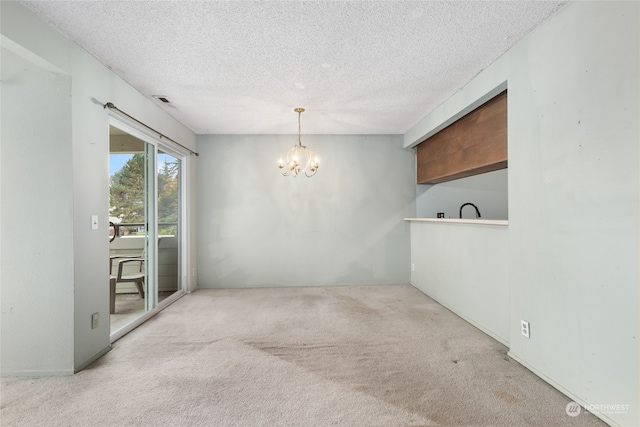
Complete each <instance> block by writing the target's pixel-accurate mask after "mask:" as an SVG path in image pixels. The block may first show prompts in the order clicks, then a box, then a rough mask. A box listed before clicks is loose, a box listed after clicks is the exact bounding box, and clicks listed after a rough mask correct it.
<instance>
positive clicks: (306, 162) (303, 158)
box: [278, 107, 320, 178]
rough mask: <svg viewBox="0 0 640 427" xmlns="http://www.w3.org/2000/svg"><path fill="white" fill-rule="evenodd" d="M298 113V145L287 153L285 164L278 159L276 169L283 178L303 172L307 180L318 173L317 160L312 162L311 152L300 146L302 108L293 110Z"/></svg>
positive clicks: (304, 146)
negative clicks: (278, 169)
mask: <svg viewBox="0 0 640 427" xmlns="http://www.w3.org/2000/svg"><path fill="white" fill-rule="evenodd" d="M293 111H295V112H296V113H298V143H297V144H296V145H294V146H293V147H291V149H290V150H289V151H288V152H287V157H286V163H285V162H283V161H282V159H280V162H279V164H278V168H280V173H281V174H282V175H283V176H292V177H294V178H295V177H296V176H298V174H299V173H301V172H304V174H305V175H306V176H307V178H311V177H312V176H313V175H315V174H316V172H318V167H319V166H320V165H319V163H318V158H317V157H315V158H313V160H312V156H313V150H312V149H311V148H309V147H307V146H306V145H302V139H301V138H300V114H302V113H303V112H304V108H300V107H298V108H294V110H293Z"/></svg>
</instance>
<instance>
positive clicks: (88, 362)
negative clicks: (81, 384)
mask: <svg viewBox="0 0 640 427" xmlns="http://www.w3.org/2000/svg"><path fill="white" fill-rule="evenodd" d="M110 351H111V344H109V345H108V346H106V347H105V348H103V349H102V350H100V351H99V352H97V353H96V354H94V355H93V356H92V357H90V358H89V359H88V360H86V361H85V362H83V363H81V364H80V365H78V366H76V367H75V370H74V371H73V373H74V374H77V373H78V372H80V371H82V370H83V369H85V368H86V367H87V366H89V365H91V364H92V363H93V362H95V361H96V360H98V359H100V358H101V357H102V356H104V355H105V354H107V353H109V352H110Z"/></svg>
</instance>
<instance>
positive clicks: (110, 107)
mask: <svg viewBox="0 0 640 427" xmlns="http://www.w3.org/2000/svg"><path fill="white" fill-rule="evenodd" d="M102 108H108V109H110V110H116V111H118V112H119V113H121V114H124V115H125V116H127V117H129V118H130V119H131V120H133V121H135V122H136V123H138V124H140V125H142V126H144V127H146V128H147V129H149V130H150V131H152V132H155V133H157V134H158V135H159V136H160V137H161V138H164V139H168V140H169V141H171V142H173V143H174V144H177V145H179V146H180V147H182V148H184V149H185V150H187V151H188V152H189V153H191V154H195V155H196V156H199V155H200V154H199V153H197V152H195V151H193V150H191V149H189V148H187V147H185V146H184V145H182V144H180V143H179V142H177V141H174V140H173V139H171V138H169V137H168V136H167V135H165V134H163V133H160V132H158V131H157V130H155V129H154V128H152V127H151V126H149V125H147V124H144V123H142V122H141V121H140V120H138V119H136V118H135V117H132V116H130V115H129V114H127V113H125V112H124V111H122V110H121V109H119V108H118V107H116V106H115V105H113V103H112V102H107V103H106V104H104V105H103V106H102Z"/></svg>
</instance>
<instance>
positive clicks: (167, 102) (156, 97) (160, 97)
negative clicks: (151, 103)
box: [153, 95, 171, 104]
mask: <svg viewBox="0 0 640 427" xmlns="http://www.w3.org/2000/svg"><path fill="white" fill-rule="evenodd" d="M153 97H154V98H155V99H157V100H158V101H160V102H163V103H165V104H170V103H171V101H169V99H168V98H167V97H166V96H164V95H153Z"/></svg>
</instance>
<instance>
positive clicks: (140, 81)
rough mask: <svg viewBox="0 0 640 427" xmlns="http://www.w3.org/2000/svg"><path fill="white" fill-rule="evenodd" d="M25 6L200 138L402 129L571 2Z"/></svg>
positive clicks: (38, 3)
mask: <svg viewBox="0 0 640 427" xmlns="http://www.w3.org/2000/svg"><path fill="white" fill-rule="evenodd" d="M22 3H23V4H25V5H26V6H27V7H29V8H30V9H32V10H33V11H34V12H35V13H36V14H37V15H39V16H40V17H41V18H42V19H44V20H45V21H46V22H48V23H50V24H51V25H53V26H54V27H56V28H57V29H58V30H59V31H61V32H62V33H63V34H65V35H66V36H67V37H69V38H70V39H72V40H74V41H75V42H76V43H78V44H79V45H80V46H82V47H83V48H84V49H86V50H87V51H88V52H90V53H91V54H92V55H94V56H95V57H96V58H97V59H98V60H99V61H100V62H102V63H104V64H105V65H107V66H108V67H110V68H111V69H112V70H113V71H114V72H115V73H116V74H118V75H119V76H120V77H122V78H123V79H124V80H126V81H127V82H128V83H130V84H131V85H132V86H134V87H135V88H137V89H138V90H139V91H140V92H141V93H142V94H144V95H145V96H147V97H149V98H151V99H153V100H154V102H156V103H157V104H158V105H161V107H162V108H164V109H165V110H166V111H168V112H169V113H170V114H171V115H173V116H174V117H175V118H177V119H178V120H179V121H180V122H182V123H183V124H185V125H186V126H188V127H189V128H191V129H192V130H193V131H194V132H196V133H198V134H210V133H213V134H279V133H283V134H287V133H296V132H297V114H296V113H295V112H293V108H294V107H298V106H301V107H304V108H306V109H307V112H305V113H303V115H302V132H303V133H308V134H313V133H315V134H389V133H392V134H398V133H405V131H407V130H408V129H409V128H411V127H412V126H413V125H415V124H416V123H417V122H418V121H419V120H420V119H421V118H422V117H424V116H425V115H426V114H428V113H429V112H430V111H432V110H433V109H434V108H436V107H437V106H438V105H439V104H441V103H442V102H443V101H445V100H446V99H447V98H449V97H450V96H451V95H452V94H454V93H455V92H456V91H457V90H458V89H459V88H460V87H462V86H463V85H465V84H466V83H467V82H468V81H469V80H471V78H473V76H475V75H476V74H477V73H478V72H480V71H481V70H482V69H484V68H486V67H487V66H488V65H490V64H491V63H492V62H493V61H494V60H495V59H497V58H498V57H499V56H500V55H501V54H503V53H504V52H505V51H506V50H508V49H509V48H510V47H511V46H512V45H513V44H515V43H516V42H517V41H518V40H519V39H520V38H522V37H523V36H524V35H526V34H527V33H528V32H529V31H531V30H532V29H533V28H534V27H535V26H537V25H538V24H539V23H541V22H542V21H543V20H544V19H545V18H547V17H548V16H549V15H551V14H552V13H553V12H555V11H556V10H557V9H558V8H559V7H560V6H561V5H562V4H563V3H564V1H563V0H555V1H541V0H536V1H505V2H497V1H209V2H206V1H111V0H102V1H23V2H22ZM154 95H161V96H166V97H167V98H168V99H169V100H170V101H171V104H162V103H161V102H160V101H158V100H156V99H155V98H153V96H154ZM109 101H114V102H115V100H109Z"/></svg>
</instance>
